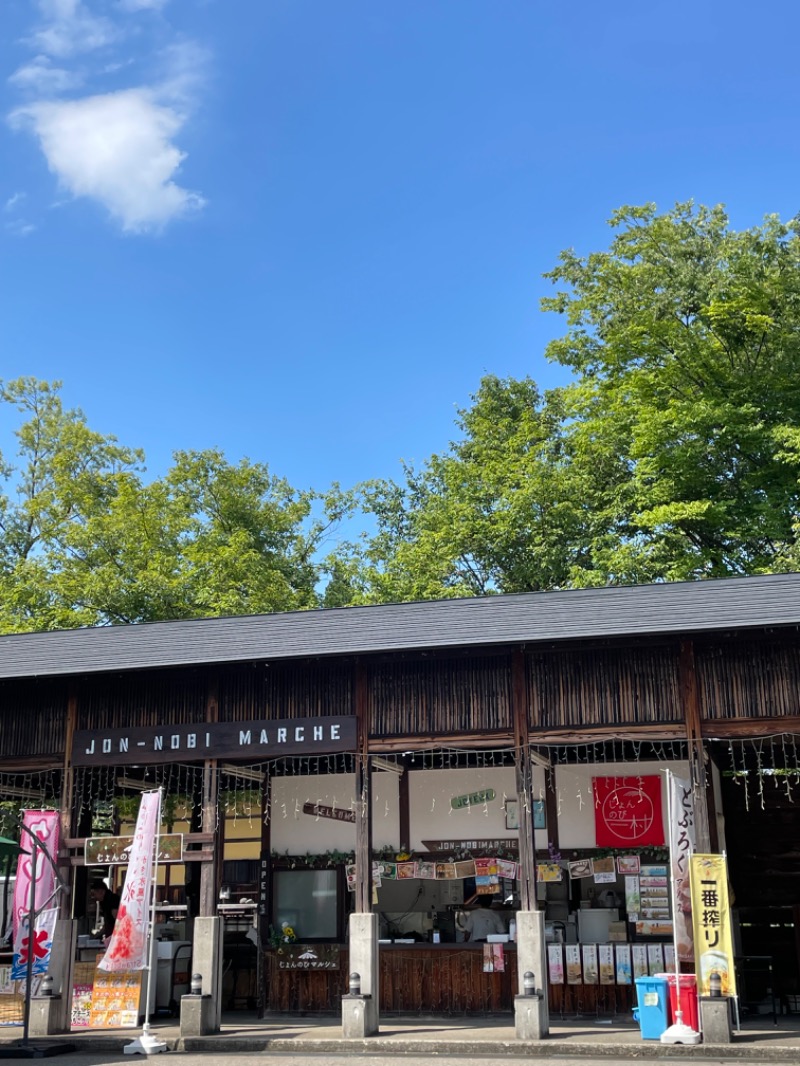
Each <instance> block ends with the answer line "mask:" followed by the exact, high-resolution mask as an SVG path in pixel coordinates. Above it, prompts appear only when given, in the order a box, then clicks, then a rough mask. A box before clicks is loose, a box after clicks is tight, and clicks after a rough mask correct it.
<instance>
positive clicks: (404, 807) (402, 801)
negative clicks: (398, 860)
mask: <svg viewBox="0 0 800 1066" xmlns="http://www.w3.org/2000/svg"><path fill="white" fill-rule="evenodd" d="M397 804H398V807H399V811H398V817H399V822H400V850H401V851H408V850H409V848H410V847H411V799H410V788H409V776H408V767H406V772H405V773H404V774H401V776H400V777H399V779H398V786H397Z"/></svg>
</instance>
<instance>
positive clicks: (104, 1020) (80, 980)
mask: <svg viewBox="0 0 800 1066" xmlns="http://www.w3.org/2000/svg"><path fill="white" fill-rule="evenodd" d="M141 990H142V972H141V970H135V971H131V972H130V973H106V972H105V971H104V970H98V969H97V964H96V963H95V962H78V963H76V964H75V966H74V969H73V974H72V1014H71V1028H73V1029H135V1028H136V1026H137V1025H138V1024H139V1004H140V999H141Z"/></svg>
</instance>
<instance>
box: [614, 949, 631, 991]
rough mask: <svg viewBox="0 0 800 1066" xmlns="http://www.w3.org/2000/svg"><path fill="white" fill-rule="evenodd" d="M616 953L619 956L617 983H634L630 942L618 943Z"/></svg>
mask: <svg viewBox="0 0 800 1066" xmlns="http://www.w3.org/2000/svg"><path fill="white" fill-rule="evenodd" d="M615 954H616V956H617V984H618V985H630V984H633V975H632V971H631V946H630V944H617V946H616V949H615Z"/></svg>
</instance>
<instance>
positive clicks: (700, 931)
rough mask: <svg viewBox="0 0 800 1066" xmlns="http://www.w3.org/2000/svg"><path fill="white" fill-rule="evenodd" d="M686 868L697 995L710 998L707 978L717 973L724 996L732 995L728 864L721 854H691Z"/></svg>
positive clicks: (733, 986) (734, 984)
mask: <svg viewBox="0 0 800 1066" xmlns="http://www.w3.org/2000/svg"><path fill="white" fill-rule="evenodd" d="M689 866H690V870H691V884H692V919H693V924H694V953H695V960H696V961H695V966H696V972H697V993H698V995H700V996H707V995H709V987H708V982H709V978H710V977H711V974H712V973H717V974H719V977H720V983H721V985H722V994H723V996H735V995H736V973H735V971H734V967H733V945H732V942H731V911H730V903H729V898H728V864H727V862H726V860H725V858H724V856H722V855H692V857H691V859H690V860H689Z"/></svg>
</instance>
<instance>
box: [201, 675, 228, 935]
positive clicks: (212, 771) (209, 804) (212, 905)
mask: <svg viewBox="0 0 800 1066" xmlns="http://www.w3.org/2000/svg"><path fill="white" fill-rule="evenodd" d="M206 721H207V722H218V721H219V681H218V679H217V676H216V674H214V675H212V676H211V678H210V680H209V684H208V690H207V692H206ZM200 824H201V830H202V832H204V833H210V834H212V836H214V837H215V847H214V861H213V862H210V863H205V864H204V865H203V867H202V868H201V870H200V917H201V918H213V917H214V916H215V915H216V913H217V901H218V899H219V890H220V888H221V887H222V856H223V853H224V848H225V817H224V815H222V816H220V812H219V773H218V772H217V760H216V759H206V761H205V764H204V767H203V806H202V815H201V822H200Z"/></svg>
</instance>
